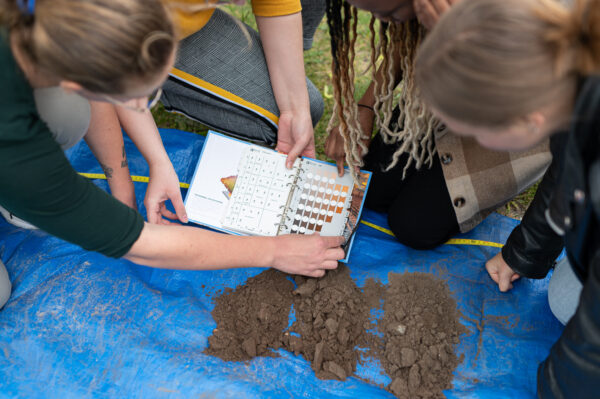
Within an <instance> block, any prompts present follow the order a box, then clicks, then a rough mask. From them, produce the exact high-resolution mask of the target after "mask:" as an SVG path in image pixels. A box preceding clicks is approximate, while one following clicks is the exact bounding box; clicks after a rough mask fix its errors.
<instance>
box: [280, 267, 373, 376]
mask: <svg viewBox="0 0 600 399" xmlns="http://www.w3.org/2000/svg"><path fill="white" fill-rule="evenodd" d="M295 281H296V284H297V285H298V288H297V289H296V290H294V295H295V296H294V309H295V311H296V321H295V322H294V323H293V324H292V327H291V329H290V331H291V333H292V334H291V335H290V336H289V345H288V346H287V349H288V350H290V351H292V352H294V353H295V354H296V355H298V354H302V356H303V357H304V358H305V359H306V360H308V361H309V362H311V367H312V369H313V370H314V372H315V374H316V376H317V377H318V378H321V379H337V380H345V379H346V378H347V377H349V376H351V375H352V374H354V372H355V371H356V364H357V362H358V361H359V358H360V354H359V352H358V350H357V347H364V346H365V344H366V342H367V341H366V336H367V328H369V306H368V305H367V302H366V300H365V298H364V295H363V293H362V292H361V290H360V289H359V288H358V287H357V286H356V283H355V282H354V280H352V278H350V272H349V270H348V268H347V267H346V266H340V267H338V268H337V269H336V270H332V271H330V272H328V273H327V274H326V275H325V277H323V278H321V279H314V278H304V277H299V276H297V277H295ZM296 334H297V335H299V336H296Z"/></svg>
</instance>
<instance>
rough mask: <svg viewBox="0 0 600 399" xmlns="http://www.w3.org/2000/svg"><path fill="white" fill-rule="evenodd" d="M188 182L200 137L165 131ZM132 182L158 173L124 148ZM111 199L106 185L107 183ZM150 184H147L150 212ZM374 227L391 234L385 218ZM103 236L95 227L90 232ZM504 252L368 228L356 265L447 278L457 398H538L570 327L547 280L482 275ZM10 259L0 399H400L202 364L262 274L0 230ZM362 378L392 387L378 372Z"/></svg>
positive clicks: (87, 157) (494, 226) (269, 370)
mask: <svg viewBox="0 0 600 399" xmlns="http://www.w3.org/2000/svg"><path fill="white" fill-rule="evenodd" d="M161 134H162V136H163V140H164V143H165V147H166V148H167V151H168V152H169V155H170V156H171V159H172V161H173V164H174V165H175V169H176V171H177V173H178V175H179V178H180V180H181V181H182V182H189V179H191V177H192V174H193V171H194V167H195V164H196V161H197V159H198V155H199V152H200V149H201V147H202V143H203V139H204V138H203V137H202V136H200V135H196V134H192V133H186V132H181V131H177V130H163V131H161ZM126 147H127V153H128V157H129V159H130V168H131V172H132V174H134V175H143V176H147V175H148V168H147V166H146V164H145V162H144V161H143V159H142V157H141V156H140V154H139V153H138V152H137V150H135V147H134V146H133V145H132V144H131V142H129V141H127V142H126ZM68 156H69V157H70V159H71V161H72V162H73V164H74V166H75V168H76V169H77V170H79V171H81V172H90V173H101V169H100V167H99V166H98V163H97V162H96V160H95V159H94V158H93V157H92V156H91V154H90V152H89V149H88V148H87V146H86V145H85V143H83V142H82V143H81V144H79V145H78V146H76V147H75V148H74V149H72V150H71V151H69V153H68ZM96 184H98V185H99V186H101V187H103V188H106V187H107V185H106V182H105V181H102V180H98V181H96ZM145 189H146V184H144V183H136V192H137V198H138V202H139V206H140V209H142V210H143V204H142V200H143V196H144V193H145ZM363 218H364V219H365V220H367V221H369V222H371V223H374V224H376V225H379V226H382V227H386V221H385V220H386V219H385V215H382V214H377V213H374V212H370V211H366V212H365V213H364V217H363ZM516 224H517V222H516V221H514V220H512V219H509V218H506V217H502V216H500V215H497V214H493V215H491V216H490V217H488V218H487V219H486V220H485V221H484V223H482V224H481V225H480V226H479V227H477V228H476V229H475V230H473V231H472V232H470V233H469V234H466V235H464V237H465V238H471V239H479V240H486V241H492V242H496V243H503V242H504V241H505V239H506V238H507V236H508V234H509V233H510V231H511V230H512V228H513V227H514V226H515V225H516ZM90 228H93V226H90ZM497 251H498V248H494V247H489V246H470V245H443V246H441V247H439V248H438V249H436V250H434V251H415V250H411V249H408V248H406V247H404V246H402V245H400V244H398V243H397V242H396V241H395V240H394V238H393V237H391V236H389V235H387V234H385V233H383V232H381V231H378V230H376V229H373V228H371V227H368V226H366V225H361V226H360V227H359V229H358V231H357V234H356V240H355V244H354V248H353V250H352V255H351V259H350V262H349V267H350V270H351V276H352V277H353V278H354V279H355V280H356V282H357V284H358V285H359V286H363V284H364V282H365V280H366V279H367V278H370V277H374V278H377V279H379V280H381V281H382V282H384V283H386V282H387V274H388V272H390V271H392V272H396V273H402V272H416V271H418V272H429V273H433V274H434V275H437V276H439V277H441V278H443V279H445V280H446V281H447V282H448V284H449V286H450V289H451V290H452V292H453V296H454V298H455V299H456V301H457V303H458V308H459V310H460V311H461V312H462V313H463V315H464V318H463V319H462V320H461V321H462V323H463V324H464V325H465V326H466V327H467V328H468V330H469V333H468V334H465V335H463V336H462V341H461V343H460V345H459V346H458V347H457V350H458V353H459V354H464V361H463V363H462V364H461V365H459V366H458V368H457V370H456V372H455V378H454V388H453V389H452V390H449V391H446V392H445V393H446V395H447V396H448V397H450V398H467V397H468V398H506V397H513V398H530V397H534V395H535V380H536V369H537V365H538V363H539V362H540V361H541V360H543V359H544V358H545V357H546V355H547V353H548V350H549V349H550V347H551V346H552V344H553V343H554V342H555V341H556V339H557V338H558V337H559V335H560V333H561V331H562V327H561V326H560V324H559V323H558V321H557V320H556V319H555V318H554V317H553V316H552V314H551V313H550V309H549V307H548V302H547V296H546V292H547V291H546V290H547V286H548V279H545V280H526V279H521V280H519V281H518V282H516V283H515V288H514V289H513V290H512V291H511V292H509V293H506V294H502V293H500V292H498V290H497V287H496V286H495V284H494V283H493V282H492V281H491V280H490V279H489V277H488V276H487V273H486V271H485V268H484V262H485V260H486V259H488V258H490V257H491V256H493V255H494V254H495V253H496V252H497ZM0 257H1V259H2V261H3V262H4V263H5V265H6V267H7V269H8V273H9V276H10V279H11V280H12V283H13V292H12V296H11V298H10V300H9V302H8V303H7V305H6V306H5V308H4V309H3V310H1V311H0V397H7V398H12V397H25V398H49V397H58V398H61V399H66V398H85V397H127V398H192V397H194V398H282V397H285V398H289V397H302V398H318V397H327V398H358V397H361V398H365V397H369V398H390V397H392V396H391V395H390V394H389V393H387V392H386V391H384V390H382V389H380V388H378V387H377V386H376V385H372V384H368V383H366V382H363V381H361V380H359V379H357V378H354V377H352V378H349V379H348V380H347V381H345V382H339V381H321V380H318V379H317V378H315V376H314V373H313V372H312V370H311V368H310V364H309V363H308V362H307V361H305V360H304V359H303V358H302V357H298V356H294V355H293V354H290V353H287V352H285V351H280V357H278V358H256V359H254V360H252V361H249V362H245V363H243V362H242V363H227V362H223V361H222V360H220V359H218V358H215V357H211V356H207V355H205V354H203V353H202V352H203V350H204V349H205V348H206V346H207V339H208V337H209V336H210V334H211V331H212V330H213V329H214V328H215V326H216V323H215V321H214V320H213V318H212V316H211V314H210V312H211V310H212V309H213V303H212V299H213V297H214V296H215V295H217V294H218V292H219V290H221V289H223V288H224V287H235V286H237V285H239V284H242V283H244V282H245V281H246V279H247V278H248V277H250V276H253V275H256V274H257V273H259V272H260V271H261V270H260V269H238V270H223V271H204V272H202V271H169V270H158V269H151V268H147V267H144V266H138V265H135V264H133V263H130V262H128V261H125V260H113V259H109V258H106V257H104V256H102V255H99V254H95V253H88V252H85V251H83V250H81V249H79V248H78V247H76V246H74V245H71V244H68V243H65V242H63V241H61V240H59V239H56V238H53V237H50V236H48V235H47V234H45V233H43V232H40V231H25V230H21V229H18V228H15V227H13V226H11V225H9V224H7V223H6V222H4V221H3V220H0ZM358 374H359V375H360V376H361V377H365V378H368V379H372V380H374V381H376V382H378V383H384V384H386V383H388V382H389V379H388V378H387V377H385V376H382V375H381V374H380V367H379V365H378V364H376V363H374V362H369V363H367V364H366V365H363V366H359V370H358Z"/></svg>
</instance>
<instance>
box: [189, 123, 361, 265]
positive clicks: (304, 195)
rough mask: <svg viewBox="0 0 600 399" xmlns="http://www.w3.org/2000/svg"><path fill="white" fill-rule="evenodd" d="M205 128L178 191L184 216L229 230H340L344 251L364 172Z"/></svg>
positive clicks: (268, 232)
mask: <svg viewBox="0 0 600 399" xmlns="http://www.w3.org/2000/svg"><path fill="white" fill-rule="evenodd" d="M286 159H287V156H286V155H285V154H281V153H278V152H276V151H273V150H272V149H269V148H265V147H261V146H258V145H255V144H251V143H248V142H245V141H241V140H237V139H234V138H231V137H227V136H225V135H222V134H219V133H215V132H209V134H208V136H207V137H206V141H205V143H204V147H203V149H202V154H201V155H200V158H199V160H198V164H197V165H196V170H195V172H194V176H193V178H192V181H191V183H190V188H189V190H188V193H187V196H186V199H185V208H186V211H187V213H188V216H189V218H190V220H191V221H193V222H195V223H200V224H203V225H205V226H208V227H211V228H214V229H217V230H221V231H224V232H226V233H229V234H247V235H262V236H275V235H280V234H320V235H323V236H337V235H341V236H344V237H345V238H346V245H344V249H345V250H346V254H347V255H348V254H349V251H350V248H351V246H352V240H351V236H352V233H353V232H354V230H355V227H356V226H357V224H358V220H359V218H360V214H361V211H362V206H363V203H364V199H365V193H366V191H367V188H368V185H369V179H370V177H371V174H370V172H364V171H361V172H360V173H359V174H358V179H357V180H358V181H356V182H355V181H354V180H353V178H352V175H351V174H350V173H348V172H347V171H346V173H345V174H344V176H342V177H339V176H338V171H337V167H336V165H334V164H331V163H327V162H322V161H318V160H315V159H311V158H298V159H297V160H296V161H295V163H294V165H293V167H292V168H290V169H287V168H286V167H285V161H286Z"/></svg>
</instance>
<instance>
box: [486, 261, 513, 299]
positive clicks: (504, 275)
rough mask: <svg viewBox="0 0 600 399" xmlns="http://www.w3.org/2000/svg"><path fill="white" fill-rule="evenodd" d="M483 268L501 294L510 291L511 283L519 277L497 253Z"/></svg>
mask: <svg viewBox="0 0 600 399" xmlns="http://www.w3.org/2000/svg"><path fill="white" fill-rule="evenodd" d="M485 268H486V270H487V272H488V273H489V275H490V277H491V278H492V280H494V281H495V282H496V284H498V288H499V289H500V291H501V292H506V291H508V290H510V289H512V287H513V285H512V283H513V281H515V280H517V279H518V278H519V277H521V276H519V275H518V274H517V273H515V272H514V271H513V269H511V268H510V266H508V264H507V263H506V262H505V261H504V258H503V257H502V252H498V254H497V255H496V256H494V257H493V258H492V259H490V260H488V261H487V262H486V264H485Z"/></svg>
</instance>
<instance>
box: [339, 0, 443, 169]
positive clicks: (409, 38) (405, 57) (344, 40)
mask: <svg viewBox="0 0 600 399" xmlns="http://www.w3.org/2000/svg"><path fill="white" fill-rule="evenodd" d="M327 20H328V24H329V33H330V36H331V52H332V57H333V70H332V81H333V92H334V99H335V102H334V107H333V113H332V118H331V120H330V122H329V125H328V128H327V129H328V131H329V132H331V129H332V128H333V127H334V126H336V125H338V124H339V132H340V134H341V136H342V137H343V139H344V147H345V153H346V163H347V164H348V166H350V170H351V171H352V172H354V166H362V156H364V155H365V154H366V153H367V148H366V147H365V145H364V144H363V141H362V139H363V134H364V133H363V132H362V131H361V128H360V124H359V121H358V110H357V105H356V102H355V100H354V94H355V93H354V77H355V71H354V54H355V53H354V45H355V43H356V39H357V32H356V27H357V11H356V9H355V8H354V7H352V6H350V5H349V4H348V3H346V2H345V1H343V0H328V1H327ZM369 29H370V32H371V39H370V40H371V67H372V73H373V81H374V82H375V99H376V100H375V105H374V112H375V127H376V129H378V130H379V132H380V134H381V135H382V137H383V139H384V141H385V142H386V143H387V144H396V145H397V146H398V149H397V150H396V152H395V153H394V156H393V159H392V162H391V163H390V165H388V167H387V169H388V170H389V169H391V168H393V167H394V166H395V165H396V164H397V162H398V160H399V158H400V155H402V154H404V153H407V154H408V155H409V157H408V161H407V163H406V164H405V165H404V170H405V171H406V170H407V169H408V168H409V167H410V166H411V164H412V163H413V162H414V163H415V167H416V168H417V169H419V168H420V167H421V166H423V165H428V166H431V165H432V162H433V156H434V155H435V148H434V140H433V132H434V130H435V129H436V128H437V127H438V125H439V121H437V120H436V119H435V118H434V117H433V116H432V114H431V113H430V112H429V111H428V110H427V108H426V107H425V106H424V105H423V103H422V101H421V100H420V97H419V95H418V92H417V90H416V86H415V84H414V59H415V55H416V49H417V48H418V47H419V45H420V43H421V41H422V39H423V37H424V33H425V30H424V28H423V27H422V26H421V25H419V24H418V22H416V21H408V22H405V23H403V24H398V25H396V24H389V23H385V22H377V21H376V19H375V18H374V17H372V18H371V22H370V24H369ZM397 53H399V57H396V54H397ZM379 59H381V62H380V67H381V70H382V71H383V74H382V77H383V79H382V80H381V83H380V84H379V83H378V80H377V79H376V73H377V69H378V68H377V64H378V60H379ZM396 59H399V60H400V64H399V65H396V64H395V60H396ZM397 71H400V72H401V75H402V81H401V84H400V87H399V89H398V90H397V91H396V92H397V93H399V95H398V96H396V98H395V95H394V89H395V88H396V87H395V82H394V77H395V74H396V73H397ZM396 103H397V104H398V106H399V107H400V114H399V118H398V120H395V121H392V114H393V112H392V111H393V108H394V105H395V104H396ZM392 122H394V123H393V124H392ZM368 133H371V132H368ZM361 153H362V156H361Z"/></svg>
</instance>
